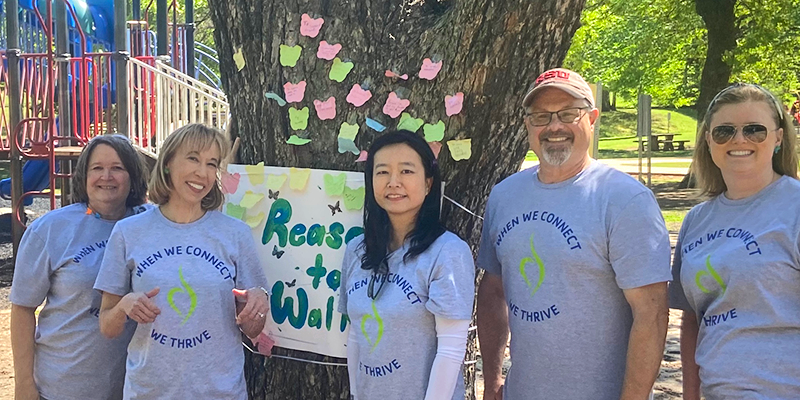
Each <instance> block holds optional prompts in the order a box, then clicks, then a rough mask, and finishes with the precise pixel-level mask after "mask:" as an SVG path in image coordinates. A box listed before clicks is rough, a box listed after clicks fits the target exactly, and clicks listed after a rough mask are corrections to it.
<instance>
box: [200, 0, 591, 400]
mask: <svg viewBox="0 0 800 400" xmlns="http://www.w3.org/2000/svg"><path fill="white" fill-rule="evenodd" d="M583 5H584V0H496V1H489V0H444V1H431V0H428V1H415V0H403V1H394V0H351V1H346V2H331V1H299V2H297V1H287V0H248V1H227V0H225V1H223V0H210V1H209V7H210V9H211V17H212V20H213V22H214V25H215V28H216V30H215V36H214V38H215V41H216V44H217V49H218V51H219V54H220V70H221V74H222V82H223V86H224V89H225V91H226V92H227V93H228V96H229V101H230V104H231V113H232V116H233V119H232V124H231V132H232V135H233V136H235V137H239V138H240V139H241V147H240V149H239V159H240V161H241V162H242V163H246V164H255V163H257V162H259V161H264V162H265V163H266V164H271V165H281V166H293V167H312V168H327V169H340V170H355V169H357V168H358V165H357V164H354V160H355V158H356V157H355V156H354V155H352V154H349V153H345V154H340V153H338V151H337V132H338V129H339V126H340V125H341V123H342V122H348V123H358V124H360V125H361V130H360V132H359V134H358V137H357V138H356V144H357V145H358V147H359V148H360V149H365V148H367V147H368V146H369V144H370V143H371V142H372V140H373V139H374V138H375V137H377V136H378V135H379V133H377V132H375V131H373V130H371V129H368V128H367V127H366V126H365V124H364V121H365V118H366V117H367V116H369V117H370V118H373V119H377V120H379V121H381V122H382V123H383V124H384V125H386V126H387V127H388V129H393V128H394V127H395V125H396V123H397V121H396V120H393V119H391V118H388V117H387V116H386V115H384V114H383V113H382V112H381V109H382V106H383V104H384V102H385V100H386V98H387V95H388V94H389V92H391V91H395V90H400V92H401V93H402V94H403V95H404V96H405V97H407V98H408V99H409V100H410V102H411V106H410V107H409V108H408V110H407V111H408V112H410V113H411V114H412V115H414V116H415V117H417V118H422V119H424V120H425V121H427V122H430V123H435V122H436V121H438V120H439V119H441V120H443V121H445V123H446V125H447V129H446V133H445V141H447V140H451V139H464V138H470V139H472V156H471V158H469V159H468V160H465V161H457V162H456V161H453V159H452V158H451V156H450V154H449V151H448V148H447V146H446V145H445V146H444V147H443V148H442V151H441V154H440V155H439V163H440V166H441V168H442V171H443V176H444V179H445V181H446V182H447V186H446V189H445V193H446V195H447V196H449V197H451V198H454V199H455V200H457V201H458V202H460V203H462V204H463V205H465V206H466V207H468V208H469V209H471V210H474V211H475V212H477V213H482V212H483V208H484V204H485V201H486V198H487V196H488V194H489V191H490V189H491V188H492V186H493V185H494V184H495V183H496V182H498V181H500V180H501V179H503V178H505V177H506V176H508V175H510V174H511V173H513V172H516V171H517V170H518V168H519V165H520V163H521V161H522V159H523V157H524V155H525V153H526V151H527V150H528V144H527V141H526V140H525V132H524V127H523V121H522V114H523V112H522V109H521V105H520V102H521V100H522V96H523V95H524V93H525V92H526V90H527V88H528V86H529V84H530V83H531V81H532V79H533V78H535V77H536V76H537V75H538V74H539V73H540V72H542V71H544V70H546V69H548V68H551V67H555V66H558V65H560V64H561V63H562V61H563V59H564V56H565V55H566V52H567V49H568V48H569V45H570V40H571V38H572V36H573V34H574V33H575V30H576V29H577V28H578V25H579V18H580V13H581V10H582V9H583ZM306 12H308V13H310V14H311V16H312V17H320V16H321V17H324V18H325V24H324V26H323V28H322V31H321V33H320V35H319V36H318V37H317V38H314V39H312V38H308V37H304V36H300V35H299V27H300V16H301V15H302V14H303V13H306ZM320 40H326V41H327V42H329V43H341V44H342V50H341V52H340V53H339V55H338V57H340V58H342V59H343V60H345V61H347V60H350V61H352V62H353V63H354V65H355V68H354V69H353V70H352V72H350V74H349V75H348V76H347V78H346V79H345V80H344V81H343V82H341V83H337V82H333V81H331V80H330V79H328V70H329V68H330V65H331V62H330V61H325V60H321V59H318V58H316V57H315V53H316V50H317V46H318V43H319V41H320ZM280 44H287V45H294V44H299V45H301V46H302V47H303V49H304V50H303V53H302V55H301V57H300V60H299V61H298V63H297V66H295V67H294V68H287V67H282V66H281V64H280V62H279V50H278V49H279V45H280ZM238 49H242V53H243V55H244V58H245V61H246V66H245V67H244V69H242V70H241V71H237V68H236V66H235V63H234V60H233V55H234V53H235V52H236V51H237V50H238ZM428 57H433V58H439V59H442V60H443V61H444V66H443V68H442V70H441V72H440V73H439V75H438V77H437V78H436V79H435V80H433V81H427V80H421V79H419V78H418V77H416V72H417V71H419V68H420V65H421V63H422V60H423V59H424V58H428ZM387 69H391V70H394V71H397V72H398V73H400V74H404V73H405V74H408V75H409V79H408V80H407V81H403V80H392V79H389V78H386V77H384V71H385V70H387ZM301 79H303V80H306V82H307V89H306V93H305V99H304V101H303V102H302V103H301V104H300V105H299V107H298V108H302V107H304V106H308V107H309V108H310V109H311V117H310V119H309V122H308V128H307V129H306V131H305V133H304V134H305V135H308V137H309V138H310V139H311V140H312V141H311V143H309V144H306V145H304V146H292V145H288V144H286V140H287V139H288V138H289V137H290V135H291V134H293V133H295V132H293V131H292V130H291V128H290V123H289V118H288V111H287V108H288V107H280V106H279V105H278V104H277V103H276V102H275V101H273V100H268V99H267V98H265V92H269V91H272V92H276V93H278V94H283V90H282V87H283V85H284V83H286V82H289V81H291V82H293V83H296V82H298V81H300V80H301ZM362 83H367V84H368V85H369V88H370V90H371V91H372V93H373V98H372V99H371V100H370V101H368V102H367V103H366V104H365V105H364V106H363V107H360V108H355V107H353V106H351V105H350V104H347V103H346V102H345V97H346V96H347V93H348V92H349V90H350V88H351V87H352V86H353V85H354V84H362ZM456 92H464V94H465V99H464V108H463V110H462V112H461V113H460V114H459V115H455V116H452V117H449V118H448V117H446V115H445V113H444V97H445V95H450V94H454V93H456ZM329 96H335V97H336V106H337V107H336V108H337V115H336V118H335V119H334V120H328V121H320V120H319V119H318V118H317V117H316V115H315V113H314V111H313V109H314V106H313V104H312V101H313V100H314V99H320V100H325V99H327V98H328V97H329ZM420 132H421V131H420ZM443 218H444V220H445V221H446V224H447V226H448V227H449V229H451V230H453V231H454V232H456V233H457V234H459V235H460V236H461V237H463V238H464V239H465V240H467V241H468V242H469V243H470V244H471V245H472V246H473V249H474V248H475V245H477V243H478V239H479V236H480V228H481V224H480V220H479V219H477V218H475V217H473V216H471V215H469V214H467V213H465V212H464V211H462V210H460V209H458V208H455V207H453V206H452V205H450V204H449V203H448V204H445V205H444V207H443ZM470 343H474V340H473V341H470ZM470 353H471V354H470V355H469V356H468V357H471V358H474V348H473V349H472V351H471V352H470ZM280 354H288V355H291V356H294V357H303V358H309V359H318V360H323V359H325V358H323V357H319V356H315V355H312V354H307V353H302V352H297V351H287V350H281V351H280ZM335 361H342V360H335ZM468 369H469V371H468V372H467V376H468V378H469V380H470V381H471V380H472V378H473V377H474V365H472V366H470V368H468ZM246 371H247V375H248V386H249V391H250V393H251V395H252V396H253V397H254V398H257V399H281V400H283V399H345V398H347V394H348V390H347V385H348V383H347V374H346V369H345V368H343V367H328V366H320V365H313V364H306V363H300V362H296V361H287V360H282V359H268V360H264V359H263V358H261V357H249V358H248V361H247V365H246ZM470 398H472V397H471V396H470Z"/></svg>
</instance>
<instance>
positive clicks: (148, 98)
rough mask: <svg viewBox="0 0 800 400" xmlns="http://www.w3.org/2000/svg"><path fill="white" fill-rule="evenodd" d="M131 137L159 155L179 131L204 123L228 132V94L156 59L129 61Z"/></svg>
mask: <svg viewBox="0 0 800 400" xmlns="http://www.w3.org/2000/svg"><path fill="white" fill-rule="evenodd" d="M128 96H129V98H128V115H130V116H131V122H130V124H129V132H128V134H129V137H130V138H131V141H133V143H135V144H137V145H138V146H139V147H141V148H142V149H143V150H145V151H148V152H150V153H152V154H153V155H157V154H158V149H159V148H160V146H161V144H162V143H163V142H164V140H165V139H166V137H167V136H168V135H169V134H170V133H172V131H174V130H175V129H177V128H179V127H181V126H184V125H187V124H191V123H202V124H206V125H209V126H213V127H215V128H218V129H225V127H226V126H227V123H228V118H229V106H228V101H227V98H226V97H225V94H224V93H223V92H221V91H219V90H217V89H215V88H213V87H211V86H209V85H206V84H205V83H203V82H200V81H198V80H197V79H194V78H192V77H190V76H188V75H186V74H184V73H182V72H180V71H178V70H177V69H174V68H172V67H170V66H168V65H167V64H165V63H163V62H160V61H158V60H156V59H155V58H154V57H140V58H132V59H130V60H129V61H128Z"/></svg>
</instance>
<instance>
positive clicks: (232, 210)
mask: <svg viewBox="0 0 800 400" xmlns="http://www.w3.org/2000/svg"><path fill="white" fill-rule="evenodd" d="M245 210H247V209H246V208H244V207H240V206H237V205H236V204H233V203H228V205H227V207H225V214H228V215H230V216H231V217H233V218H236V219H240V220H242V221H244V212H245Z"/></svg>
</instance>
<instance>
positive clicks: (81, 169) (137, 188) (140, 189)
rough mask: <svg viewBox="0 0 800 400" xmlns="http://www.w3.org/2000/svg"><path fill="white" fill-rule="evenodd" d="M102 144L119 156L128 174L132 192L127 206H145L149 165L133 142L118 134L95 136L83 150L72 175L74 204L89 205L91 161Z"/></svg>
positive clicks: (126, 202)
mask: <svg viewBox="0 0 800 400" xmlns="http://www.w3.org/2000/svg"><path fill="white" fill-rule="evenodd" d="M101 144H104V145H106V146H109V147H111V148H112V149H114V151H116V152H117V156H118V157H119V159H120V161H122V165H123V166H124V167H125V170H126V171H127V172H128V177H129V179H130V183H131V191H130V193H128V198H127V199H126V200H125V206H126V207H134V206H138V205H142V204H144V202H145V199H146V196H147V172H148V171H147V165H146V164H145V162H144V160H143V159H142V155H141V154H139V152H138V151H136V149H134V148H133V145H131V141H130V140H129V139H128V138H127V137H125V136H122V135H117V134H107V135H101V136H95V137H94V138H93V139H92V140H90V141H89V143H87V144H86V147H84V148H83V151H82V152H81V155H80V156H79V157H78V162H77V165H76V166H75V173H74V174H73V175H72V202H73V203H85V204H88V203H89V194H88V191H87V190H86V177H87V175H88V174H89V159H90V158H91V157H92V153H93V152H94V150H95V149H96V148H97V146H99V145H101Z"/></svg>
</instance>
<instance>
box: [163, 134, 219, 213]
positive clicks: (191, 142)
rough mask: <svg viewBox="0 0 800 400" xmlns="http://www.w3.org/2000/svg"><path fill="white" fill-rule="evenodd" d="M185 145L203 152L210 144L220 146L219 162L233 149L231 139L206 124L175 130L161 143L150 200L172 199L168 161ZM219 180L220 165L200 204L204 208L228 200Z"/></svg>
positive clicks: (209, 208) (166, 200)
mask: <svg viewBox="0 0 800 400" xmlns="http://www.w3.org/2000/svg"><path fill="white" fill-rule="evenodd" d="M184 145H186V146H187V147H188V148H190V149H193V150H197V151H203V150H206V149H208V148H210V147H211V146H216V147H217V148H218V149H219V162H220V163H222V160H225V159H226V158H227V157H228V152H229V151H230V143H229V142H228V139H226V138H225V136H224V135H223V134H222V132H220V131H219V130H217V129H214V128H212V127H209V126H205V125H203V124H189V125H186V126H183V127H181V128H178V129H176V130H175V132H172V134H170V135H169V136H167V139H166V140H165V141H164V143H162V144H161V149H160V150H159V153H158V160H156V165H155V167H153V174H152V176H151V177H150V185H149V189H150V201H152V202H153V203H155V204H158V205H162V204H166V203H167V202H169V197H170V194H171V193H172V189H173V187H172V181H171V180H170V179H168V175H169V174H168V173H167V171H166V168H167V164H169V162H170V161H171V160H172V158H173V157H175V153H176V152H177V151H178V149H179V148H180V147H181V146H184ZM219 179H220V178H219V168H217V176H216V179H215V180H214V186H213V187H212V188H211V191H210V192H208V194H207V195H206V197H203V200H202V201H201V202H200V207H202V209H203V210H206V211H208V210H214V209H217V208H219V207H220V206H221V205H222V202H223V201H224V200H225V195H224V194H223V193H222V187H221V185H220V180H219Z"/></svg>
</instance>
